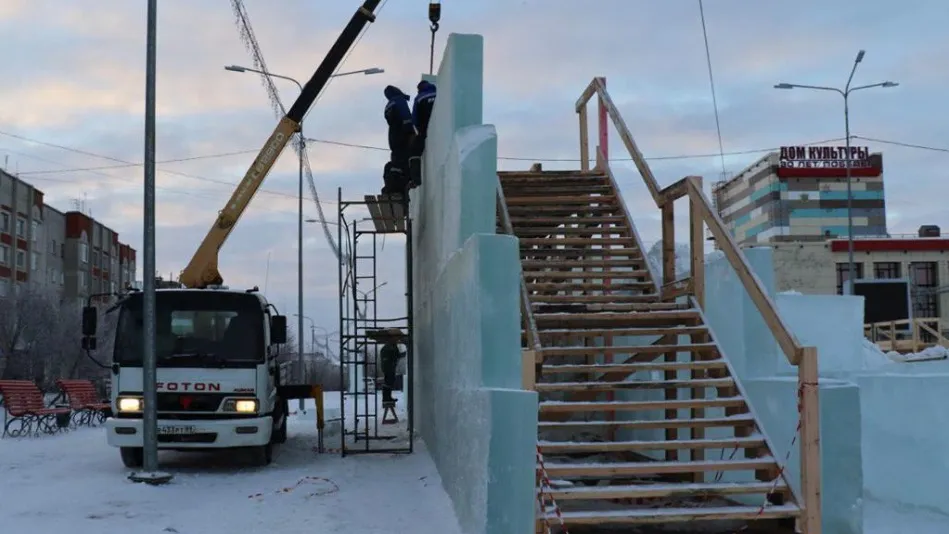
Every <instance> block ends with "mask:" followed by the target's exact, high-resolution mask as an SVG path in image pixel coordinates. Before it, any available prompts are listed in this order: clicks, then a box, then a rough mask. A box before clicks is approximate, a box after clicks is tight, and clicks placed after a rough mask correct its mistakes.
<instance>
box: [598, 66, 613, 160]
mask: <svg viewBox="0 0 949 534" xmlns="http://www.w3.org/2000/svg"><path fill="white" fill-rule="evenodd" d="M596 80H597V81H598V82H599V83H600V86H601V87H602V88H603V90H604V91H606V78H604V77H603V76H598V77H597V78H596ZM597 95H598V96H597V99H596V118H597V129H596V143H597V145H599V149H598V152H599V153H601V154H603V160H604V161H609V160H610V123H609V113H608V112H607V109H606V103H605V102H604V101H603V95H602V93H599V92H598V93H597Z"/></svg>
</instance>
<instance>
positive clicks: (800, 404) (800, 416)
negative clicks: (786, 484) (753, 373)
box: [735, 384, 804, 534]
mask: <svg viewBox="0 0 949 534" xmlns="http://www.w3.org/2000/svg"><path fill="white" fill-rule="evenodd" d="M803 424H804V384H801V386H800V387H798V388H797V427H796V428H795V429H794V436H792V437H791V444H790V445H789V446H788V452H787V454H785V455H784V462H783V463H781V464H779V465H778V476H776V477H774V481H773V482H772V485H771V489H770V490H768V493H766V494H765V496H764V499H763V501H762V503H761V507H760V508H758V513H756V514H755V519H757V518H759V517H761V514H763V513H764V511H765V510H766V509H767V508H768V504H769V503H768V497H770V496H771V495H772V494H774V492H775V491H776V490H777V488H778V484H780V483H781V480H782V479H783V478H784V470H785V469H786V468H787V465H788V462H790V461H791V453H792V452H793V451H794V445H796V444H797V439H798V437H799V436H800V435H801V426H803ZM747 528H748V525H747V524H746V525H745V526H743V527H741V528H740V529H738V530H736V531H735V532H736V534H738V533H739V532H742V531H744V530H746V529H747Z"/></svg>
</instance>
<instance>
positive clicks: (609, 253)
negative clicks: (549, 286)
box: [520, 246, 643, 266]
mask: <svg viewBox="0 0 949 534" xmlns="http://www.w3.org/2000/svg"><path fill="white" fill-rule="evenodd" d="M520 252H521V254H520V256H521V264H522V265H523V264H524V262H525V261H531V260H536V259H538V258H543V259H544V260H545V261H546V262H548V264H550V265H551V266H555V265H558V264H559V263H560V262H563V261H569V260H575V259H577V258H583V257H588V258H589V257H591V256H593V257H598V258H624V259H628V260H637V261H640V262H642V261H643V259H642V258H643V255H642V252H640V250H639V249H638V248H635V247H633V248H586V247H582V246H568V247H565V248H553V246H551V247H544V246H541V247H538V248H521V250H520Z"/></svg>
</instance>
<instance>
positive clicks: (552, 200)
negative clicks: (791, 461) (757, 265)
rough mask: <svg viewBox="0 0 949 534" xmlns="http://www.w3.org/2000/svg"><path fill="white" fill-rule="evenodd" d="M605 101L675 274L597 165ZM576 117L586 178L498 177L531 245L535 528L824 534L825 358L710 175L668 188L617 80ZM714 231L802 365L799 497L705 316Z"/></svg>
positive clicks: (506, 205) (526, 320)
mask: <svg viewBox="0 0 949 534" xmlns="http://www.w3.org/2000/svg"><path fill="white" fill-rule="evenodd" d="M594 95H595V96H597V97H598V101H599V104H600V110H601V120H600V128H601V131H600V135H599V139H600V140H601V142H603V141H604V140H605V139H606V135H605V132H604V131H603V129H604V128H605V127H606V118H607V117H609V118H611V119H612V122H613V124H614V126H616V128H617V130H619V134H620V137H621V139H622V141H623V143H624V144H625V146H626V148H627V149H628V151H629V154H630V156H631V158H632V160H633V162H634V164H635V165H636V167H637V169H638V170H639V172H640V174H641V175H642V177H643V180H644V182H645V183H646V186H647V190H648V192H649V194H650V195H651V196H652V198H653V200H654V201H655V203H656V206H657V208H659V209H660V212H661V222H662V251H663V254H662V256H663V257H662V259H661V263H662V264H661V273H654V272H653V271H654V269H653V268H652V267H651V266H650V264H649V262H648V261H647V259H646V258H645V256H644V247H643V242H642V240H641V239H640V237H639V235H638V233H637V231H636V227H635V224H634V222H633V218H632V217H631V216H630V213H629V212H628V210H627V208H626V205H625V204H624V202H623V199H622V197H621V195H620V191H619V188H618V187H617V184H616V181H615V179H614V177H613V174H612V172H611V170H610V167H609V163H608V161H607V159H606V157H605V155H604V154H603V153H602V152H598V154H597V158H596V166H595V168H593V169H590V167H589V162H588V161H587V152H588V148H587V133H586V131H585V129H586V125H585V123H586V102H587V101H588V100H589V99H591V98H592V97H593V96H594ZM576 109H577V112H578V113H579V114H580V123H581V132H580V145H581V157H582V159H581V169H580V170H573V171H542V170H541V168H540V165H539V164H535V165H534V166H533V167H532V168H531V170H530V171H527V172H500V173H499V181H500V188H499V191H498V231H499V233H507V234H513V235H515V236H516V237H517V238H518V240H519V243H520V257H521V266H522V274H523V280H522V286H521V308H522V319H523V328H522V343H523V344H522V346H523V347H524V349H525V350H524V354H525V387H528V388H533V389H535V390H536V391H537V393H538V396H539V404H538V452H539V454H538V460H539V461H538V464H539V465H538V501H539V502H541V504H539V505H538V521H537V525H536V530H537V532H568V531H569V532H571V533H574V534H576V533H578V532H670V531H675V532H722V533H726V532H727V533H733V532H745V533H752V532H768V533H778V532H794V531H795V529H796V531H797V532H802V533H805V534H819V533H820V531H821V525H820V456H819V416H818V399H817V363H816V362H817V354H816V350H815V349H813V348H810V347H802V346H800V344H799V343H798V342H797V340H796V339H795V338H794V336H793V335H791V334H790V332H789V331H788V329H787V327H786V325H785V324H784V323H783V322H782V321H781V318H780V317H779V316H778V314H777V312H776V311H775V308H774V304H773V302H771V300H770V298H769V297H768V296H767V294H766V293H765V292H764V290H763V289H762V288H761V285H760V281H758V279H757V278H756V277H755V276H754V275H753V274H752V272H751V269H750V267H749V266H748V263H747V261H746V260H745V259H744V255H743V254H742V253H741V251H740V250H739V249H738V247H737V245H736V244H735V242H734V240H733V239H732V237H731V235H730V234H729V232H728V231H727V230H726V229H725V227H724V224H723V223H722V221H721V219H720V218H719V216H718V214H717V213H716V212H715V211H714V210H713V209H712V207H711V203H710V202H709V201H708V199H707V198H706V197H705V194H704V192H703V191H702V184H701V178H697V177H687V178H684V179H682V180H679V181H678V182H676V183H674V184H672V185H670V186H669V187H666V188H664V189H660V188H659V186H658V184H657V182H656V180H655V177H654V176H653V175H652V172H651V170H650V169H649V167H648V165H647V164H646V162H645V160H644V159H643V157H642V154H641V153H640V152H639V149H638V148H637V147H636V145H635V142H634V141H633V138H632V135H631V134H630V133H629V131H628V129H627V127H626V125H625V123H624V122H623V119H622V117H620V116H619V113H618V112H617V111H616V109H615V107H614V106H613V103H612V100H611V99H610V97H609V95H608V93H607V92H606V87H605V81H604V80H602V79H600V78H597V79H594V80H593V82H591V84H590V85H589V86H588V87H587V89H586V90H585V91H584V93H583V95H582V96H581V98H580V100H579V101H578V102H577V108H576ZM680 198H687V199H688V200H689V210H688V213H689V223H690V224H689V229H690V230H689V242H690V246H691V249H692V254H691V259H690V263H691V267H692V268H691V273H690V276H689V278H687V279H685V280H676V277H675V274H676V273H675V258H674V255H675V242H676V241H675V236H674V228H675V224H674V222H675V219H674V209H673V206H674V204H675V201H676V200H678V199H680ZM706 227H707V228H708V230H710V231H711V233H712V235H713V236H714V238H715V239H716V241H717V244H718V245H719V248H720V249H721V250H722V251H723V252H724V253H725V256H726V258H727V259H728V261H729V262H730V264H731V265H732V267H733V268H734V269H735V272H736V273H737V275H738V278H739V280H740V281H741V283H742V284H743V285H744V287H745V289H746V291H747V292H748V295H749V296H750V298H751V300H752V302H753V303H754V304H755V305H756V307H757V309H758V311H759V312H760V313H761V316H762V318H763V319H764V322H765V324H766V325H767V326H768V327H769V328H770V330H771V332H772V334H773V335H774V336H775V339H776V340H777V341H778V344H779V345H780V346H781V348H782V350H783V352H784V353H785V355H786V356H787V357H788V361H789V362H790V363H791V364H793V365H797V366H798V372H799V374H798V384H799V392H798V394H799V403H798V405H796V406H795V405H790V406H788V407H787V409H788V410H793V411H794V412H798V411H799V410H800V425H799V436H798V442H799V444H800V447H801V480H800V482H801V483H800V485H799V486H800V490H801V494H800V495H798V494H796V493H795V492H794V491H793V490H792V489H791V486H790V484H789V482H788V479H787V476H786V474H785V473H784V471H783V470H782V467H781V466H782V464H783V463H784V462H785V460H786V458H784V457H782V458H776V457H775V447H774V444H772V443H770V442H769V440H768V438H767V436H766V435H765V433H764V432H763V431H762V427H761V424H760V421H759V419H758V417H757V416H756V415H755V412H754V410H753V407H752V406H750V405H749V402H748V397H747V395H746V394H745V391H744V390H743V388H742V386H741V384H740V382H739V381H738V380H737V377H736V375H735V372H734V369H733V368H732V365H731V363H730V362H729V360H728V358H727V357H726V355H725V354H724V353H723V351H722V348H721V346H720V345H719V343H718V342H717V340H716V338H715V336H714V333H713V332H712V331H711V329H710V328H709V326H708V323H707V321H706V318H705V316H704V314H703V310H702V305H703V302H704V248H705V229H706ZM795 415H797V413H795ZM782 445H785V444H782ZM805 502H806V503H807V506H805V505H804V503H805ZM656 529H658V530H656Z"/></svg>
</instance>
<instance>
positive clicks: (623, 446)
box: [537, 435, 765, 455]
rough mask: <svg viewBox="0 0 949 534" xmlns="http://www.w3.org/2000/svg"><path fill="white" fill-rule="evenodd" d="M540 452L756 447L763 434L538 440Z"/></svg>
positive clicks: (763, 443)
mask: <svg viewBox="0 0 949 534" xmlns="http://www.w3.org/2000/svg"><path fill="white" fill-rule="evenodd" d="M537 445H538V446H539V447H540V450H541V452H542V453H544V454H546V455H557V454H570V453H573V454H584V453H586V454H595V453H606V452H633V451H636V452H642V451H674V450H705V449H725V450H731V449H756V448H759V447H763V446H764V445H765V441H764V437H762V436H760V435H758V436H752V437H742V438H739V437H735V438H720V439H676V440H654V441H589V442H586V441H546V440H544V441H538V442H537Z"/></svg>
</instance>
